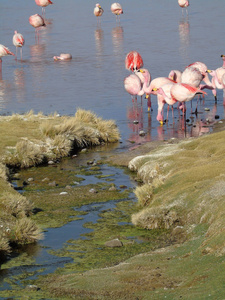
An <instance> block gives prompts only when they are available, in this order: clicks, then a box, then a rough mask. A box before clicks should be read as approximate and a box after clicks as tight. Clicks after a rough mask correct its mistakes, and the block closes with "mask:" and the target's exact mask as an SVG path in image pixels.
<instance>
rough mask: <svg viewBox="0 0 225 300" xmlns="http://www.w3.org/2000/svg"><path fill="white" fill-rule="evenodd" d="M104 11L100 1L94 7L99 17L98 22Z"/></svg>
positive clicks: (95, 13)
mask: <svg viewBox="0 0 225 300" xmlns="http://www.w3.org/2000/svg"><path fill="white" fill-rule="evenodd" d="M103 13H104V10H103V8H102V7H101V5H100V4H99V3H97V4H96V5H95V8H94V15H95V16H96V17H97V22H98V20H99V21H100V18H99V17H101V16H102V14H103Z"/></svg>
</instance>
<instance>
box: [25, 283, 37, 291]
mask: <svg viewBox="0 0 225 300" xmlns="http://www.w3.org/2000/svg"><path fill="white" fill-rule="evenodd" d="M26 289H29V290H30V291H38V290H40V288H39V287H38V286H37V285H34V284H28V285H27V286H26Z"/></svg>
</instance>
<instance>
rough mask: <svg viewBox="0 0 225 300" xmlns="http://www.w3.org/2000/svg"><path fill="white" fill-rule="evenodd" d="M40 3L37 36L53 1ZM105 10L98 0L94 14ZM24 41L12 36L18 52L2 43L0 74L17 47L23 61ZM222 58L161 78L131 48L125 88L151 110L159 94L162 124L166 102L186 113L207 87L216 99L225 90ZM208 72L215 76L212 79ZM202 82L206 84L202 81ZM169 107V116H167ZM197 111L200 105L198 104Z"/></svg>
mask: <svg viewBox="0 0 225 300" xmlns="http://www.w3.org/2000/svg"><path fill="white" fill-rule="evenodd" d="M35 2H36V4H37V5H38V6H41V7H42V16H41V15H39V14H35V15H32V16H30V17H29V23H30V24H31V26H33V27H34V28H35V36H36V35H38V30H39V28H40V27H42V26H46V24H45V20H44V16H45V7H46V6H48V5H50V4H53V2H52V1H51V0H35ZM178 4H179V6H180V7H181V8H182V13H183V8H186V13H187V14H188V11H187V7H188V6H189V1H188V0H178ZM111 12H112V13H113V14H114V15H116V18H118V16H120V15H121V14H123V9H122V6H121V5H120V4H119V3H113V4H112V5H111ZM103 13H104V10H103V8H102V7H101V5H100V4H99V3H97V4H96V6H95V8H94V15H95V16H96V17H97V20H98V21H97V22H99V18H100V17H101V16H102V14H103ZM24 43H25V40H24V37H23V35H22V34H21V33H18V32H17V31H15V33H14V36H13V44H14V46H15V47H16V55H15V54H14V53H12V52H11V51H10V50H9V49H8V48H7V47H5V46H3V45H1V44H0V73H1V68H2V59H1V58H2V57H3V56H6V55H14V56H15V57H16V59H17V49H18V48H20V49H21V60H22V47H23V45H24ZM221 57H222V59H223V65H222V67H219V68H217V69H216V70H209V69H208V68H207V66H206V65H205V64H204V63H203V62H199V61H197V62H194V63H192V64H190V65H189V66H187V67H186V68H185V69H184V70H183V71H182V72H181V71H179V70H171V72H170V73H169V75H168V76H167V77H158V78H154V79H153V80H152V79H151V74H150V72H149V71H148V70H147V69H144V68H143V65H144V64H143V59H142V57H141V55H140V54H139V53H138V52H137V51H131V52H129V53H128V54H127V55H126V58H125V68H126V69H127V70H129V71H131V72H132V74H130V75H129V76H127V77H126V78H125V79H124V88H125V90H126V91H127V92H128V93H129V94H130V95H132V97H133V98H135V99H137V96H141V97H142V96H143V95H144V94H146V98H147V99H148V110H150V109H151V98H150V95H157V101H158V113H157V120H158V121H159V122H160V123H161V124H163V122H164V121H163V120H164V119H163V107H164V104H168V110H169V107H170V106H171V108H172V113H173V105H174V104H175V103H178V109H181V110H182V111H183V115H184V114H185V111H186V107H185V103H186V102H187V101H190V100H192V99H193V98H194V97H195V95H197V94H201V95H203V96H204V95H206V92H204V91H203V90H204V89H209V90H212V93H213V95H214V97H215V101H217V89H225V55H221ZM71 58H72V56H71V55H70V54H61V55H60V56H54V59H55V60H67V59H71ZM208 74H210V75H211V76H212V80H211V81H210V79H209V76H208ZM202 81H203V82H204V84H202ZM168 110H167V119H168ZM196 113H197V106H196Z"/></svg>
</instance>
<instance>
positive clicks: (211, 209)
mask: <svg viewBox="0 0 225 300" xmlns="http://www.w3.org/2000/svg"><path fill="white" fill-rule="evenodd" d="M224 152H225V136H224V132H219V133H214V134H211V135H208V136H204V137H201V138H198V139H195V140H188V141H182V142H180V143H179V144H176V145H172V146H171V145H166V146H165V147H164V149H162V148H159V149H158V150H156V151H153V153H148V154H146V156H143V155H142V156H140V157H136V158H135V159H133V160H132V161H131V162H130V163H129V168H130V169H131V170H135V171H136V172H137V173H138V177H140V179H141V180H142V181H143V182H144V185H143V186H142V187H138V188H137V189H136V191H135V193H136V195H137V197H138V200H139V203H140V204H141V205H142V207H143V208H142V209H141V210H140V212H138V213H136V214H134V215H133V216H132V222H133V223H134V224H135V225H137V226H139V227H143V228H148V229H153V228H172V227H174V226H176V225H177V224H180V220H182V223H183V224H184V226H185V228H186V230H187V232H189V231H190V229H191V228H194V227H195V226H196V225H197V224H208V226H209V227H208V230H207V233H206V235H205V239H204V242H203V243H202V245H201V251H203V252H204V251H205V249H208V250H207V251H210V253H211V252H213V253H214V254H216V255H223V254H224V253H225V242H224V240H225V238H224V237H225V236H224V234H225V233H224V227H225V223H224V220H225V218H224V217H225V204H224V197H225V172H224V168H223V166H224V164H225V157H224ZM164 154H166V155H164ZM153 180H158V184H157V186H156V187H155V188H152V182H153ZM148 186H149V187H148ZM173 203H177V204H178V206H176V205H175V206H174V205H173ZM209 249H211V250H209Z"/></svg>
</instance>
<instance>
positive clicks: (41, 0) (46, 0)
mask: <svg viewBox="0 0 225 300" xmlns="http://www.w3.org/2000/svg"><path fill="white" fill-rule="evenodd" d="M35 3H36V4H37V5H38V6H41V7H42V16H43V17H45V7H46V6H48V5H49V4H53V2H52V1H51V0H35Z"/></svg>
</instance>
